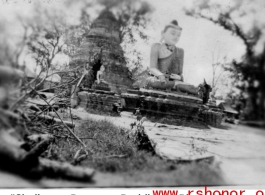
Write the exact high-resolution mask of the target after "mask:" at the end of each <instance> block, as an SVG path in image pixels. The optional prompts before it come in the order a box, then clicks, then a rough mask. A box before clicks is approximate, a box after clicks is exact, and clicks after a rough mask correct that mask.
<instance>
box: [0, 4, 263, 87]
mask: <svg viewBox="0 0 265 195" xmlns="http://www.w3.org/2000/svg"><path fill="white" fill-rule="evenodd" d="M7 1H8V2H9V3H6V2H7ZM34 1H35V2H36V1H38V2H42V3H41V5H42V6H51V7H53V8H58V9H61V8H62V7H63V6H62V2H63V0H43V1H41V0H0V17H1V18H2V19H4V20H5V23H6V25H7V26H6V29H9V31H10V37H12V36H13V35H17V34H20V30H21V29H19V28H18V27H17V26H16V25H17V23H16V20H15V17H14V15H15V14H14V13H16V12H20V13H21V14H23V15H25V16H30V13H31V9H32V4H33V3H32V2H34ZM91 1H92V0H91ZM147 1H149V2H150V4H152V5H153V7H154V8H155V11H154V13H153V14H152V21H151V24H150V25H149V26H148V28H147V31H146V33H147V34H148V35H149V36H150V40H149V41H148V43H142V42H138V43H137V45H136V47H137V48H138V50H139V51H141V53H142V54H143V57H144V61H143V66H144V67H147V66H149V55H150V46H151V44H152V43H155V42H158V41H159V40H160V33H161V30H162V29H163V28H164V26H165V25H166V24H168V23H169V22H170V21H172V20H174V19H176V20H177V21H178V22H179V25H180V26H181V27H182V28H183V31H182V35H181V38H180V41H179V43H178V44H177V46H178V47H181V48H183V49H184V51H185V57H184V78H185V81H186V82H189V83H191V84H194V85H198V84H199V83H201V82H202V81H203V79H204V78H205V79H206V81H208V82H209V83H211V79H212V67H211V60H212V52H213V53H214V54H215V58H216V56H217V53H218V52H220V56H221V57H224V56H227V58H228V59H230V60H231V59H237V60H239V59H240V57H241V56H242V55H243V54H244V49H245V48H244V45H243V43H242V41H241V40H240V39H239V38H237V37H234V36H232V34H231V33H230V32H228V31H226V30H224V29H222V28H221V27H219V26H217V25H214V24H213V23H211V22H209V21H206V20H203V19H195V18H193V17H189V16H186V15H185V13H184V11H183V7H185V6H194V5H193V4H192V2H194V1H192V0H147ZM205 1H207V2H210V1H209V0H205ZM211 1H214V0H211ZM215 1H216V0H215ZM218 2H220V3H221V2H222V4H223V5H227V6H230V5H232V4H234V2H237V1H229V0H223V1H218ZM243 6H246V9H250V8H251V6H259V7H261V9H260V11H258V12H256V13H254V17H256V18H257V19H262V18H265V16H264V12H265V9H263V8H265V1H262V0H261V1H260V0H257V1H256V3H252V4H246V5H243ZM65 11H67V12H68V10H65ZM76 14H77V12H75V10H69V16H70V17H69V18H77V15H76ZM252 16H253V15H252ZM252 19H253V18H249V20H248V18H247V19H246V21H245V22H246V23H251V21H252Z"/></svg>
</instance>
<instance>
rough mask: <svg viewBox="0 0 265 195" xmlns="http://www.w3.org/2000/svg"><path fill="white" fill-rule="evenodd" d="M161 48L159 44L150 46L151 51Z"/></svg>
mask: <svg viewBox="0 0 265 195" xmlns="http://www.w3.org/2000/svg"><path fill="white" fill-rule="evenodd" d="M161 47H162V44H161V43H153V44H152V46H151V49H152V50H159V49H160V48H161Z"/></svg>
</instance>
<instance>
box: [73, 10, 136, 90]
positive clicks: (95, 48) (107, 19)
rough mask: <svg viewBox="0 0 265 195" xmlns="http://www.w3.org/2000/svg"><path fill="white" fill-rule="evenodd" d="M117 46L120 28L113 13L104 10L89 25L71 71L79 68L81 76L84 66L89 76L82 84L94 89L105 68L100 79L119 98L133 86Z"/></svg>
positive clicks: (122, 53) (119, 40) (118, 45)
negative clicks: (99, 73)
mask: <svg viewBox="0 0 265 195" xmlns="http://www.w3.org/2000/svg"><path fill="white" fill-rule="evenodd" d="M120 44H121V39H120V26H119V24H118V22H117V20H116V18H115V17H114V15H113V13H112V12H110V11H109V10H108V9H105V10H104V11H102V12H101V14H100V15H99V17H98V18H97V19H96V20H95V21H94V22H93V23H92V25H91V27H90V31H89V33H88V34H86V35H85V36H84V37H83V39H82V41H81V44H80V47H79V48H77V49H76V52H75V54H74V55H73V57H72V60H71V62H70V67H71V68H76V67H80V72H83V70H84V66H85V65H86V64H87V66H88V67H87V68H88V69H91V71H92V73H91V74H89V75H87V76H86V79H85V81H86V82H88V83H85V84H84V85H85V86H88V87H89V88H91V87H92V88H97V86H96V85H97V84H96V83H95V80H96V75H97V72H98V71H99V70H100V67H101V66H102V65H104V66H105V71H104V74H103V75H102V79H103V80H104V81H106V83H108V85H109V87H110V89H111V91H113V92H115V93H118V94H120V93H121V92H125V91H126V89H127V88H128V87H130V86H131V85H132V79H131V74H130V71H129V69H128V67H127V66H126V60H125V57H124V51H123V50H122V48H121V45H120ZM88 77H90V78H88Z"/></svg>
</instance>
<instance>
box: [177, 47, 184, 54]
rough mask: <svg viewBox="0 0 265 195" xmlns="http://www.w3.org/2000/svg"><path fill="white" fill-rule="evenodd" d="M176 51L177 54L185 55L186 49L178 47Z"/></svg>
mask: <svg viewBox="0 0 265 195" xmlns="http://www.w3.org/2000/svg"><path fill="white" fill-rule="evenodd" d="M176 51H177V53H180V54H183V53H184V49H183V48H180V47H176Z"/></svg>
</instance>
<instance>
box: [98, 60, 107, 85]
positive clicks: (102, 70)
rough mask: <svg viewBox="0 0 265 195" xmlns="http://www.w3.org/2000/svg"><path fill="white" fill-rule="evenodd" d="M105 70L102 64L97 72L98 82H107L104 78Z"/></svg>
mask: <svg viewBox="0 0 265 195" xmlns="http://www.w3.org/2000/svg"><path fill="white" fill-rule="evenodd" d="M104 71H105V66H104V65H102V66H101V67H100V69H99V71H98V72H97V83H98V84H99V83H101V82H102V83H106V81H104V80H103V79H102V76H103V73H104Z"/></svg>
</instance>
